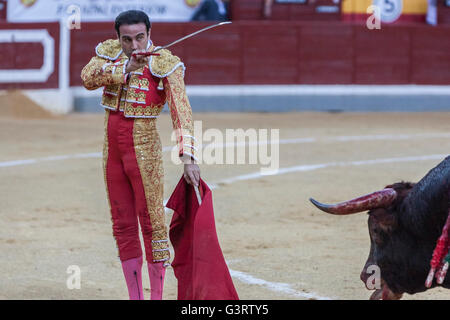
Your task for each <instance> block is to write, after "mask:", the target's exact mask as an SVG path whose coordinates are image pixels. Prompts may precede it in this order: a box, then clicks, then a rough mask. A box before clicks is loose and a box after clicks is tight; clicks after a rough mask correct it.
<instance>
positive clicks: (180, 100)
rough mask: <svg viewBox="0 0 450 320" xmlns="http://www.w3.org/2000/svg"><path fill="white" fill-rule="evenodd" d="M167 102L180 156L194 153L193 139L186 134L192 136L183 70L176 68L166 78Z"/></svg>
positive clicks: (190, 113) (191, 121)
mask: <svg viewBox="0 0 450 320" xmlns="http://www.w3.org/2000/svg"><path fill="white" fill-rule="evenodd" d="M165 90H166V95H167V102H168V105H169V109H170V115H171V118H172V125H173V129H174V130H175V131H176V133H177V142H178V148H179V150H180V151H181V152H180V153H181V154H180V156H181V155H183V154H185V153H189V154H190V155H192V156H195V155H194V148H193V147H194V140H193V139H192V138H190V137H187V136H194V126H193V120H192V109H191V105H190V103H189V99H188V97H187V95H186V89H185V85H184V80H183V70H182V69H181V68H178V69H177V70H176V71H175V72H174V73H172V74H171V75H169V76H168V77H167V78H166V88H165ZM186 135H187V136H186Z"/></svg>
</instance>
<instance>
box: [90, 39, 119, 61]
mask: <svg viewBox="0 0 450 320" xmlns="http://www.w3.org/2000/svg"><path fill="white" fill-rule="evenodd" d="M95 51H96V53H97V55H98V56H99V57H101V58H108V59H110V60H114V59H117V56H118V55H119V54H120V53H121V51H122V47H121V45H120V42H119V40H117V39H109V40H106V41H103V42H102V43H100V44H99V45H98V46H97V48H96V50H95Z"/></svg>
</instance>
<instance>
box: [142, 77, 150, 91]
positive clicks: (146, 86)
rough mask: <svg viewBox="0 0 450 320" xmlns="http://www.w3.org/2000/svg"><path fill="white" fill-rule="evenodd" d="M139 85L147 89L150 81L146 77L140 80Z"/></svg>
mask: <svg viewBox="0 0 450 320" xmlns="http://www.w3.org/2000/svg"><path fill="white" fill-rule="evenodd" d="M139 85H140V87H141V89H143V90H146V89H148V88H149V86H150V83H149V82H148V79H145V78H144V79H140V80H139Z"/></svg>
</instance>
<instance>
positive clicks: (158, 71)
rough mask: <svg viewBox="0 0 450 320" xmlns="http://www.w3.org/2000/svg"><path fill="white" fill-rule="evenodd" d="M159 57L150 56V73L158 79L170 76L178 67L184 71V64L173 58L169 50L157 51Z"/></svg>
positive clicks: (175, 57)
mask: <svg viewBox="0 0 450 320" xmlns="http://www.w3.org/2000/svg"><path fill="white" fill-rule="evenodd" d="M157 53H159V54H160V55H159V56H151V61H150V72H151V73H152V74H153V75H154V76H155V77H158V78H165V77H167V76H169V75H170V74H172V73H173V72H174V71H175V70H176V69H177V68H178V67H180V66H182V67H183V72H184V69H185V66H184V63H183V62H181V60H180V58H178V57H177V56H174V55H173V54H172V53H171V52H170V51H169V50H167V49H162V50H159V51H158V52H157Z"/></svg>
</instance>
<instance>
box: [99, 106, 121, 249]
mask: <svg viewBox="0 0 450 320" xmlns="http://www.w3.org/2000/svg"><path fill="white" fill-rule="evenodd" d="M108 120H109V110H107V109H105V120H104V127H105V137H104V142H103V179H104V181H105V189H106V198H107V200H108V207H109V211H110V212H111V200H110V198H109V190H108V182H107V180H106V165H107V163H108V156H109V144H108V143H109V142H108ZM111 224H113V219H112V214H111ZM113 238H114V239H115V241H116V250H117V256H119V247H118V246H117V238H116V237H115V236H114V232H113Z"/></svg>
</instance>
